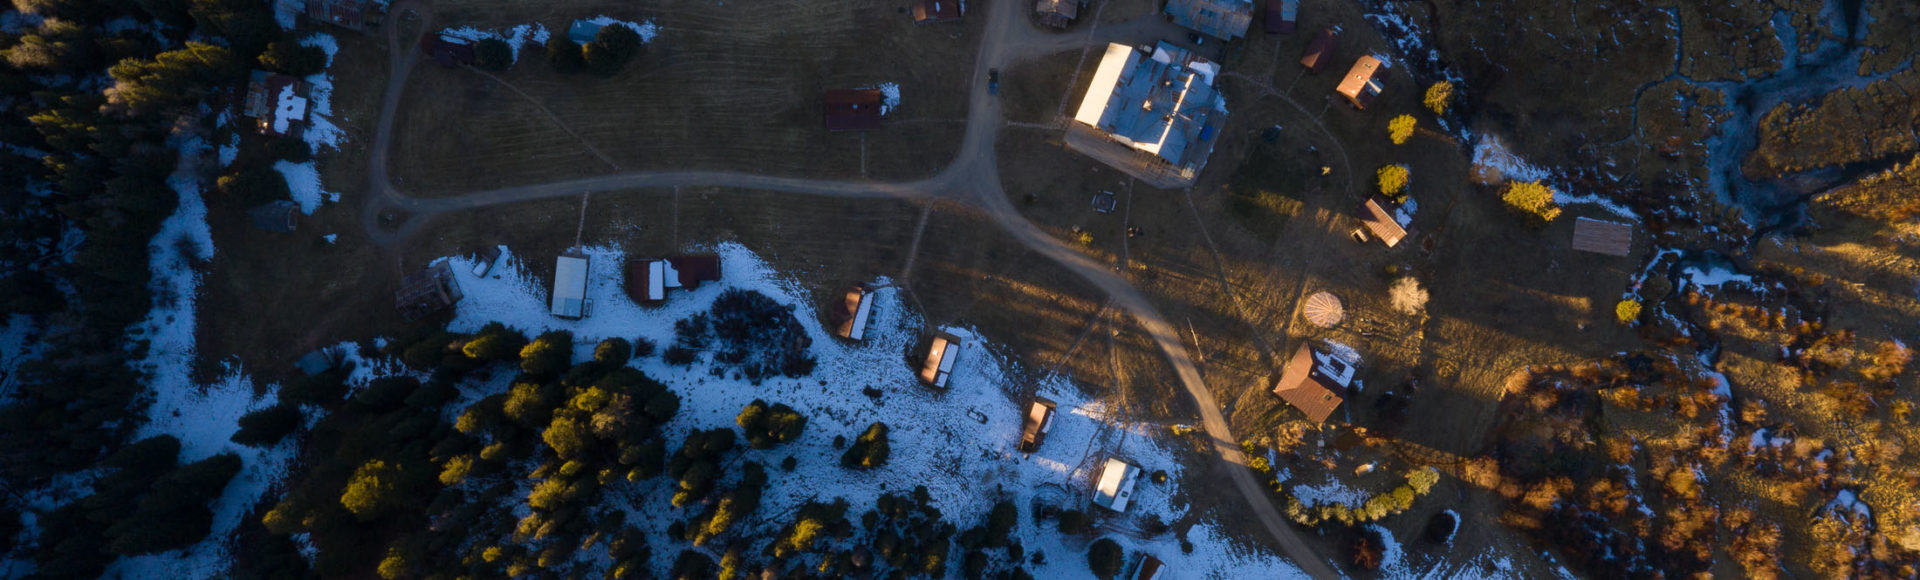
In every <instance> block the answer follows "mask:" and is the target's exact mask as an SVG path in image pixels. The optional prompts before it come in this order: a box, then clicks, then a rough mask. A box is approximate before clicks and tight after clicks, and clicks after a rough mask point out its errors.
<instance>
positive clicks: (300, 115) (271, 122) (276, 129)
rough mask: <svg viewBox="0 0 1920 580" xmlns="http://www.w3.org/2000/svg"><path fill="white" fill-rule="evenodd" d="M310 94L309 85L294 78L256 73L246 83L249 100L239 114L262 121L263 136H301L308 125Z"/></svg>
mask: <svg viewBox="0 0 1920 580" xmlns="http://www.w3.org/2000/svg"><path fill="white" fill-rule="evenodd" d="M311 90H312V87H311V86H309V85H308V84H307V82H306V81H303V80H300V79H297V78H294V77H290V76H287V75H283V74H273V73H269V72H266V71H258V70H257V71H253V76H251V77H249V79H248V81H247V97H246V99H245V100H243V101H241V103H240V114H241V115H242V116H245V117H249V118H252V119H255V120H257V121H259V129H260V132H261V133H263V134H267V135H275V136H280V135H298V134H300V130H301V129H302V128H304V127H306V124H307V96H308V94H309V93H310V92H311Z"/></svg>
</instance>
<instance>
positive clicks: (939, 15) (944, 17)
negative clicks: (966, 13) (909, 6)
mask: <svg viewBox="0 0 1920 580" xmlns="http://www.w3.org/2000/svg"><path fill="white" fill-rule="evenodd" d="M959 19H960V0H920V1H919V2H915V3H914V4H913V23H914V24H932V23H935V22H953V21H956V20H959Z"/></svg>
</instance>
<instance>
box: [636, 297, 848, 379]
mask: <svg viewBox="0 0 1920 580" xmlns="http://www.w3.org/2000/svg"><path fill="white" fill-rule="evenodd" d="M673 335H674V336H673V346H671V347H669V348H668V349H667V353H666V360H667V362H669V363H672V364H688V363H691V362H693V361H694V360H696V359H697V357H698V354H697V353H698V351H708V352H711V353H713V361H714V363H715V365H714V373H715V374H716V375H717V374H719V373H722V372H725V370H726V369H728V368H732V369H735V370H737V371H739V373H740V374H742V375H745V376H746V378H747V380H750V381H753V383H754V384H759V383H760V381H761V380H762V379H765V378H767V377H771V376H776V375H780V376H787V377H803V376H806V375H808V374H810V373H812V372H813V367H814V364H815V363H816V361H815V360H814V358H813V354H812V353H811V352H809V351H808V350H807V347H809V346H811V345H812V343H813V341H812V339H811V338H809V337H807V333H806V330H805V329H803V328H801V326H800V321H799V319H797V318H795V317H794V316H793V307H792V306H785V305H782V304H780V303H779V302H775V301H774V300H773V299H772V298H769V297H767V295H765V294H761V293H759V292H754V291H750V290H738V289H733V290H728V291H726V292H725V293H723V294H721V295H720V297H719V298H718V299H715V300H714V302H713V307H712V308H711V309H709V310H708V311H707V312H703V313H700V314H695V315H693V317H691V318H687V319H684V320H680V321H678V322H675V323H674V324H673Z"/></svg>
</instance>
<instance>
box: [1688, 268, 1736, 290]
mask: <svg viewBox="0 0 1920 580" xmlns="http://www.w3.org/2000/svg"><path fill="white" fill-rule="evenodd" d="M1680 275H1681V277H1682V278H1684V280H1683V283H1685V284H1693V285H1695V286H1699V287H1701V288H1707V287H1711V286H1719V285H1721V284H1726V283H1728V282H1752V281H1753V276H1749V275H1746V274H1738V273H1735V272H1734V271H1732V270H1729V269H1726V268H1724V267H1721V266H1713V267H1712V268H1710V269H1708V270H1705V271H1702V270H1701V269H1700V268H1699V267H1697V266H1688V267H1686V268H1685V269H1683V270H1681V271H1680Z"/></svg>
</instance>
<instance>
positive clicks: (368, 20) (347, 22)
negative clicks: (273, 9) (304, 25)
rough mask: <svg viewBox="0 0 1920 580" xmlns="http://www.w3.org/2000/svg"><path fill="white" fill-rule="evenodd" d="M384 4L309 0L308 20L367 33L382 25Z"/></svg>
mask: <svg viewBox="0 0 1920 580" xmlns="http://www.w3.org/2000/svg"><path fill="white" fill-rule="evenodd" d="M383 4H385V3H384V2H379V3H376V2H372V1H370V0H307V19H308V20H311V21H314V22H326V23H329V24H332V25H334V26H339V27H342V28H346V29H348V30H354V31H358V32H366V31H367V29H369V28H373V27H375V26H379V25H380V17H381V15H380V10H381V5H383Z"/></svg>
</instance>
